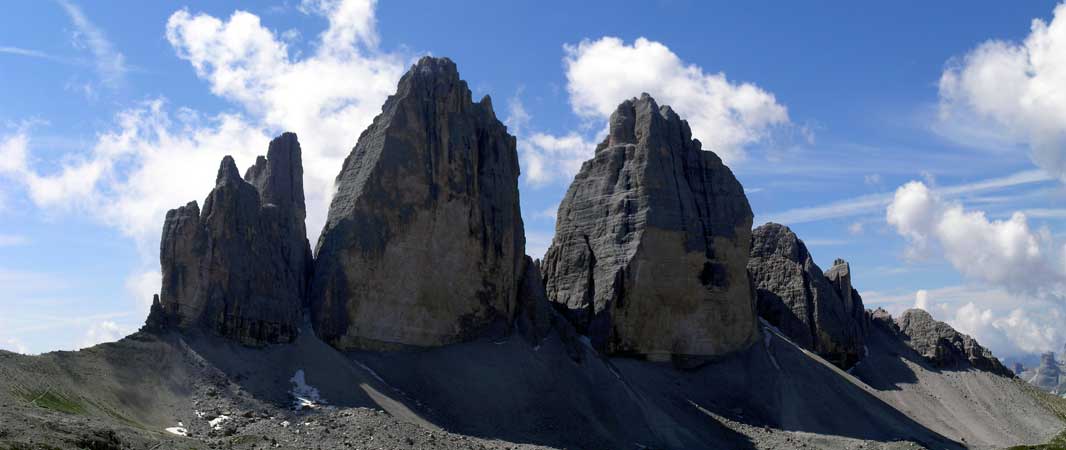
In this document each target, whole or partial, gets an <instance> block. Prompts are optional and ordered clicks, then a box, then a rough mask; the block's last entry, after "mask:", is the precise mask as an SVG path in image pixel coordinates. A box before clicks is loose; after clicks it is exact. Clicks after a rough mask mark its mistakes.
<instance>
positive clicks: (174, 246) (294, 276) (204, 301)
mask: <svg viewBox="0 0 1066 450" xmlns="http://www.w3.org/2000/svg"><path fill="white" fill-rule="evenodd" d="M302 180H303V168H302V165H301V155H300V146H299V143H298V142H297V140H296V135H294V134H291V133H286V134H284V135H282V136H280V137H278V138H276V139H274V141H273V142H271V144H270V149H269V151H268V155H267V158H262V157H260V158H259V160H258V161H257V162H256V165H255V166H253V167H252V168H251V169H249V170H248V181H246V180H244V179H242V178H241V176H240V174H239V172H238V171H237V167H236V165H235V164H234V161H233V158H230V157H229V156H227V157H225V158H223V160H222V163H221V165H220V167H219V171H218V176H217V177H216V183H215V188H214V189H213V190H212V191H211V193H210V194H209V195H208V197H207V199H206V200H205V201H204V209H203V211H201V210H200V209H199V207H198V205H197V203H196V202H190V203H189V204H187V205H185V206H183V207H180V208H177V209H174V210H171V211H169V212H168V213H167V216H166V221H165V222H164V225H163V236H162V241H161V244H160V247H161V248H160V264H161V266H162V273H163V285H162V289H161V292H160V295H159V300H158V303H157V304H155V305H153V308H152V317H149V320H148V323H149V325H151V326H153V327H156V328H158V327H166V326H174V327H177V328H179V329H189V328H201V329H205V330H208V331H211V332H215V333H218V334H220V335H223V336H227V337H231V338H233V339H235V340H237V341H239V342H241V343H244V344H248V345H263V344H267V343H277V342H290V341H292V340H293V339H294V338H295V337H296V333H297V329H298V325H299V320H300V308H301V304H302V301H303V298H304V297H305V295H306V290H307V286H308V281H307V280H308V277H309V275H310V269H311V255H310V246H309V244H308V242H307V237H306V230H305V227H304V215H305V213H304V207H303V182H302Z"/></svg>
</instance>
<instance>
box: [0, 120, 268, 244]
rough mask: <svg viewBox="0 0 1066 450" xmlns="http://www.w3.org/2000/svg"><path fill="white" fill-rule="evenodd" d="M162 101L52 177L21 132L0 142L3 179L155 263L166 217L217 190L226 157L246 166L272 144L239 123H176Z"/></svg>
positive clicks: (119, 125)
mask: <svg viewBox="0 0 1066 450" xmlns="http://www.w3.org/2000/svg"><path fill="white" fill-rule="evenodd" d="M164 106H165V104H164V102H163V101H162V100H153V101H149V102H145V103H143V104H141V105H139V106H137V107H134V108H131V109H128V110H125V111H123V112H121V113H119V114H118V115H117V116H116V118H115V128H114V129H113V130H111V131H107V132H104V133H102V134H100V135H99V136H98V137H97V140H96V143H95V144H94V145H93V148H92V149H91V150H90V151H89V152H87V153H85V154H74V155H67V156H66V157H64V158H63V159H62V162H61V163H60V165H59V166H60V167H59V168H58V170H56V171H54V172H53V173H43V172H41V171H39V170H37V169H36V168H35V167H33V165H32V164H30V163H29V159H30V158H29V157H28V155H29V151H28V147H29V146H30V144H31V142H32V141H31V140H30V139H29V137H28V133H27V131H25V129H20V130H19V131H18V132H16V133H15V134H14V135H12V136H9V137H7V138H5V139H3V140H0V160H8V159H7V156H8V155H14V157H13V158H11V159H10V160H8V161H11V162H9V163H8V164H5V165H4V166H0V174H3V173H6V174H7V175H8V176H10V177H13V178H15V179H16V180H17V181H21V182H22V184H23V185H24V187H25V188H26V190H27V193H28V195H29V197H30V199H31V200H33V202H34V204H36V205H37V206H39V207H43V208H46V209H51V210H58V211H66V212H78V213H88V214H90V215H91V216H92V217H94V218H96V219H97V220H99V221H101V222H103V223H106V224H108V225H112V226H114V227H116V228H118V229H119V230H121V231H122V232H123V233H124V234H125V235H127V236H129V237H131V238H133V239H135V241H136V242H137V243H138V245H140V246H141V247H142V250H145V251H146V252H148V255H149V257H154V254H153V253H154V252H155V251H157V249H158V239H159V230H161V229H162V221H163V217H164V216H165V214H166V211H167V210H169V209H171V208H174V207H177V206H180V205H183V204H185V203H187V202H189V201H190V200H198V201H202V200H203V198H204V197H205V196H206V195H207V192H208V191H209V190H210V188H211V186H212V185H213V184H214V179H215V171H216V168H217V167H218V164H219V161H220V160H221V158H222V156H223V155H226V154H232V155H233V156H234V157H235V158H236V159H237V161H238V162H242V163H243V164H246V165H247V164H251V163H252V162H254V161H255V156H256V155H257V154H260V153H262V152H263V151H264V150H265V149H266V145H267V143H268V142H269V137H268V136H267V135H266V134H264V132H263V131H262V130H261V129H259V128H258V127H254V126H252V125H250V124H248V123H246V122H244V121H243V120H242V119H241V118H240V117H239V116H235V115H229V114H222V115H218V116H215V117H212V118H207V119H202V118H200V117H199V116H198V115H195V114H193V115H189V114H183V115H181V117H180V118H179V120H174V118H172V117H171V116H170V114H168V113H167V111H166V109H165V108H164Z"/></svg>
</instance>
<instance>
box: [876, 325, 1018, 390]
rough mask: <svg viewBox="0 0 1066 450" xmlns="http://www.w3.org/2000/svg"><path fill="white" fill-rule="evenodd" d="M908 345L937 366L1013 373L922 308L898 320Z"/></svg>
mask: <svg viewBox="0 0 1066 450" xmlns="http://www.w3.org/2000/svg"><path fill="white" fill-rule="evenodd" d="M896 325H897V326H898V327H899V332H900V334H901V335H902V336H903V339H904V341H905V342H906V343H907V345H908V346H909V347H910V348H912V349H914V350H915V351H916V352H918V354H920V355H922V357H924V358H925V359H926V360H928V361H929V362H931V363H932V364H933V365H934V366H936V367H939V368H943V369H965V368H968V367H973V368H976V369H979V370H984V371H988V372H992V373H995V374H998V375H1002V376H1005V377H1013V376H1014V374H1013V373H1012V372H1011V371H1010V370H1008V369H1007V368H1006V367H1004V366H1003V364H1002V363H1000V362H999V359H997V358H996V357H995V356H993V355H992V352H991V351H989V350H988V349H986V348H984V347H982V346H981V345H980V344H978V343H977V340H975V339H974V338H972V337H970V336H968V335H965V334H963V333H959V332H958V331H955V329H954V328H952V327H951V325H948V324H946V323H944V322H940V321H938V320H935V319H933V316H931V315H929V313H928V312H926V311H924V310H921V309H908V310H907V311H905V312H904V313H903V315H902V316H900V318H899V319H897V320H896Z"/></svg>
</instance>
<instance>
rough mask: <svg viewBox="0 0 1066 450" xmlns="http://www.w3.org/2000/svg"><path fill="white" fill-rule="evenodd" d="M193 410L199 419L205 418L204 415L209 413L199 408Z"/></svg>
mask: <svg viewBox="0 0 1066 450" xmlns="http://www.w3.org/2000/svg"><path fill="white" fill-rule="evenodd" d="M192 412H193V414H196V418H197V419H203V418H204V416H206V415H207V414H204V412H203V411H200V410H198V409H194V410H193V411H192Z"/></svg>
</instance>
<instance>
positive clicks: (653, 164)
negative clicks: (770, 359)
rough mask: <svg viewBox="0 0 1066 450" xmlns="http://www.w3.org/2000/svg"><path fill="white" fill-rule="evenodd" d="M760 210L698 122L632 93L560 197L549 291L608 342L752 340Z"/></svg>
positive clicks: (715, 348)
mask: <svg viewBox="0 0 1066 450" xmlns="http://www.w3.org/2000/svg"><path fill="white" fill-rule="evenodd" d="M751 221H752V213H751V207H750V206H749V205H748V200H747V198H746V197H745V196H744V190H743V188H742V187H741V186H740V183H739V182H738V181H737V179H736V178H735V177H734V176H733V173H732V172H731V171H730V170H729V168H727V167H726V166H725V165H724V164H722V161H721V159H719V158H718V156H717V155H715V154H714V153H712V152H709V151H703V150H702V149H701V146H700V143H699V141H697V140H693V139H692V134H691V131H690V130H689V126H688V123H687V122H685V121H684V120H681V118H680V117H678V115H677V114H676V113H674V111H673V110H672V109H670V107H667V106H664V107H659V105H657V104H656V103H655V100H654V99H652V98H651V97H650V96H648V95H647V94H644V95H643V96H641V97H640V98H639V99H636V98H634V99H631V100H627V101H625V102H623V103H622V104H621V105H619V106H618V109H617V110H616V111H615V112H614V114H612V115H611V119H610V133H609V135H608V136H607V138H606V139H605V140H604V141H603V142H602V143H601V144H600V145H599V146H598V147H597V148H596V154H595V156H594V157H593V158H592V159H591V160H589V161H586V162H585V163H584V164H583V165H582V167H581V171H580V172H579V173H578V174H577V176H576V177H575V179H574V181H573V183H572V184H571V185H570V188H569V190H567V193H566V196H565V197H564V199H563V201H562V203H561V204H560V205H559V213H558V219H557V223H556V230H555V239H554V241H553V242H552V245H551V248H550V249H549V250H548V252H547V255H546V256H545V261H544V264H543V266H544V276H545V278H546V280H545V281H546V288H547V295H548V299H549V300H551V301H552V302H554V304H555V305H556V307H557V309H559V310H560V311H562V312H563V314H564V315H565V316H566V317H567V318H568V319H569V320H570V321H571V322H572V323H573V324H574V326H575V327H576V328H577V330H578V331H579V332H581V333H584V334H586V335H588V336H589V338H590V339H591V341H592V343H593V345H594V346H595V347H597V348H599V349H600V350H604V351H607V352H608V353H614V354H638V355H644V356H646V357H648V358H650V359H655V360H663V359H669V358H670V357H671V356H713V355H721V354H725V353H728V352H732V351H735V350H739V349H743V348H745V347H747V346H748V345H750V344H751V343H752V342H753V341H754V339H755V338H756V337H757V329H756V318H755V311H754V304H753V301H752V291H751V283H750V281H749V279H748V274H747V270H746V268H745V264H746V261H747V258H748V250H749V246H750V242H751V241H750V237H751V231H750V230H751Z"/></svg>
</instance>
